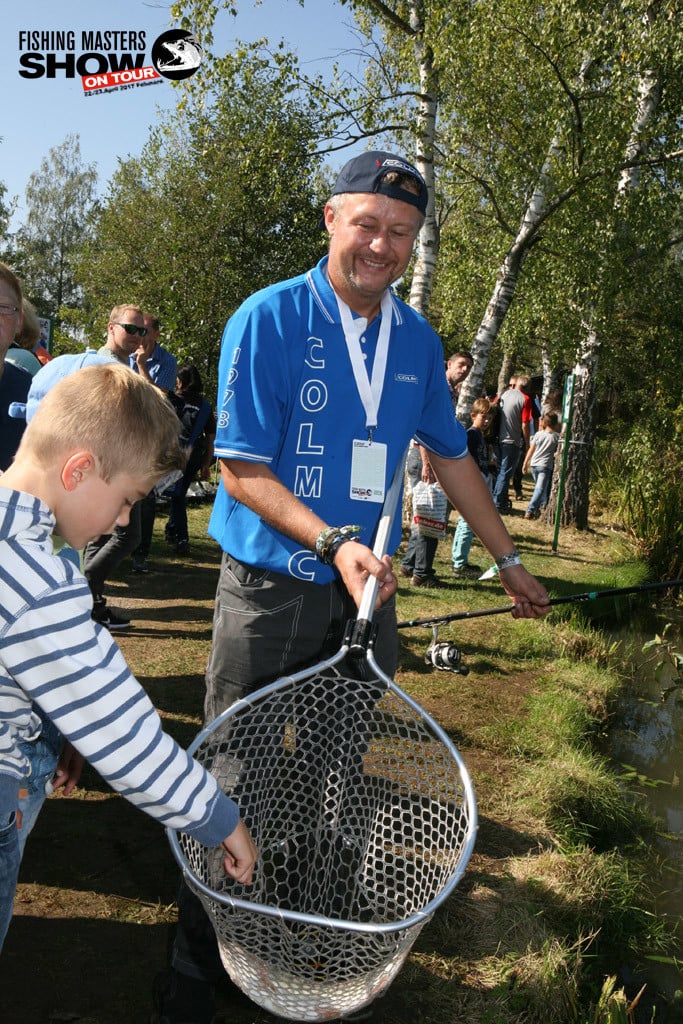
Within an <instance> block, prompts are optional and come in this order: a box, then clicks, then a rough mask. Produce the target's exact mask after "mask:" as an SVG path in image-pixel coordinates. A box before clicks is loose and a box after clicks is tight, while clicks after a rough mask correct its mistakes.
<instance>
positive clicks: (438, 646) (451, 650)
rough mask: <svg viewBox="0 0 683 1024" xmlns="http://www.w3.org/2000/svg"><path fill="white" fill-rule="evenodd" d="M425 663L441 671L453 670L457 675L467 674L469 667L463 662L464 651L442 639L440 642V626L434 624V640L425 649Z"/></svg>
mask: <svg viewBox="0 0 683 1024" xmlns="http://www.w3.org/2000/svg"><path fill="white" fill-rule="evenodd" d="M425 665H431V666H432V667H433V668H437V669H439V670H440V671H441V672H453V674H454V675H457V676H466V675H467V674H468V673H469V669H468V668H467V666H466V665H463V663H462V651H461V650H460V648H459V647H456V646H455V644H451V643H448V641H442V642H441V643H439V627H438V626H432V642H431V644H430V645H429V647H428V648H427V650H426V651H425Z"/></svg>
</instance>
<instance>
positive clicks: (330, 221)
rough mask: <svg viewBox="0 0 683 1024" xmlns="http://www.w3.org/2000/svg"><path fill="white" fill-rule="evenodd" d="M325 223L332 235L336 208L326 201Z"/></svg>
mask: <svg viewBox="0 0 683 1024" xmlns="http://www.w3.org/2000/svg"><path fill="white" fill-rule="evenodd" d="M322 219H323V225H324V227H325V228H327V231H328V233H329V234H330V235H331V234H332V230H333V225H334V210H333V209H332V206H331V205H330V204H329V203H325V210H324V212H323V217H322Z"/></svg>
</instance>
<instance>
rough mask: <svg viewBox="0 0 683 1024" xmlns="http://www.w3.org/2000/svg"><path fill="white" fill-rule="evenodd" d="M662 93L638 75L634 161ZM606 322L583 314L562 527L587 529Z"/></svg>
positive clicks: (591, 312)
mask: <svg viewBox="0 0 683 1024" xmlns="http://www.w3.org/2000/svg"><path fill="white" fill-rule="evenodd" d="M649 16H650V17H649V21H648V24H649V23H651V18H652V17H654V14H653V12H652V10H650V12H649ZM660 95H661V85H660V78H659V75H658V74H657V73H656V72H655V71H653V70H651V69H648V70H646V71H644V72H643V73H642V75H641V76H640V79H639V84H638V103H637V109H636V116H635V118H634V122H633V127H632V129H631V133H630V136H629V139H628V142H627V145H626V150H625V154H624V156H625V160H626V161H627V162H628V161H632V160H635V159H636V158H637V157H638V156H640V155H641V154H642V152H643V151H644V148H645V139H646V137H647V136H646V130H647V127H648V124H649V123H650V122H651V121H652V119H653V117H654V114H655V112H656V110H657V106H658V103H659V99H660ZM639 183H640V172H639V168H638V167H637V166H635V167H625V168H624V170H623V171H622V172H621V173H620V176H619V181H618V182H617V187H616V199H615V203H614V220H613V227H612V235H611V238H612V241H614V240H616V238H617V236H618V235H619V232H620V230H621V227H620V224H619V211H620V208H621V205H622V202H623V200H624V197H625V195H626V192H627V191H628V190H629V189H632V188H637V187H638V185H639ZM608 247H609V246H608ZM605 262H606V261H605ZM601 277H602V282H601V289H600V290H601V293H602V299H601V305H602V309H603V310H604V313H603V316H607V315H608V311H609V309H610V307H611V305H612V299H613V295H612V292H613V286H610V284H609V281H608V277H609V275H608V274H607V272H606V267H605V263H603V271H602V274H601ZM603 322H604V321H603V320H601V318H600V313H599V311H598V308H597V306H596V305H592V306H591V307H590V308H589V309H588V310H587V312H586V315H585V317H584V321H583V330H584V334H583V338H582V339H581V341H580V343H579V349H578V352H577V359H576V365H575V367H574V378H575V380H574V417H573V423H572V424H571V425H570V426H571V443H570V448H569V454H568V457H567V475H566V479H565V488H564V500H563V503H562V512H561V517H560V522H561V523H562V525H563V526H575V527H576V528H577V529H579V530H585V529H586V528H587V526H588V505H589V493H590V473H591V461H592V454H593V438H594V436H595V421H596V405H597V392H596V386H595V379H596V374H597V369H598V364H599V360H600V350H601V347H602V331H601V329H600V328H601V325H602V323H603ZM557 482H558V481H557V480H555V481H554V482H553V488H552V492H551V495H550V500H549V502H548V510H547V514H548V516H549V517H551V516H554V514H555V512H554V510H555V508H556V506H557Z"/></svg>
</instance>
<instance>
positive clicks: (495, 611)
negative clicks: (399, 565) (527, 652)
mask: <svg viewBox="0 0 683 1024" xmlns="http://www.w3.org/2000/svg"><path fill="white" fill-rule="evenodd" d="M672 587H683V579H682V580H660V581H659V582H658V583H641V584H640V585H639V586H635V587H614V588H612V589H611V590H589V591H587V593H585V594H570V595H569V596H568V597H551V598H550V601H549V602H548V603H549V604H551V605H556V604H578V603H580V602H582V601H598V600H600V598H603V597H621V596H622V595H624V594H642V593H645V591H648V590H664V589H667V588H672ZM514 607H515V606H514V604H505V605H501V606H499V607H498V608H482V609H480V610H479V611H474V612H454V613H453V614H452V615H434V616H432V617H431V618H430V619H409V620H408V621H407V622H399V623H397V628H398V629H407V628H409V627H411V626H443V625H445V624H446V623H447V622H455V621H456V620H458V619H478V618H480V617H481V616H482V615H502V614H503V613H504V612H510V611H512V609H513V608H514Z"/></svg>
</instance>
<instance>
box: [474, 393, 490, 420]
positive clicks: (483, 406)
mask: <svg viewBox="0 0 683 1024" xmlns="http://www.w3.org/2000/svg"><path fill="white" fill-rule="evenodd" d="M490 411H491V403H490V401H489V400H488V398H475V400H474V401H473V402H472V408H471V409H470V416H471V417H472V418H474V417H475V416H478V415H479V413H483V414H484V415H485V414H486V413H487V412H490Z"/></svg>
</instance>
